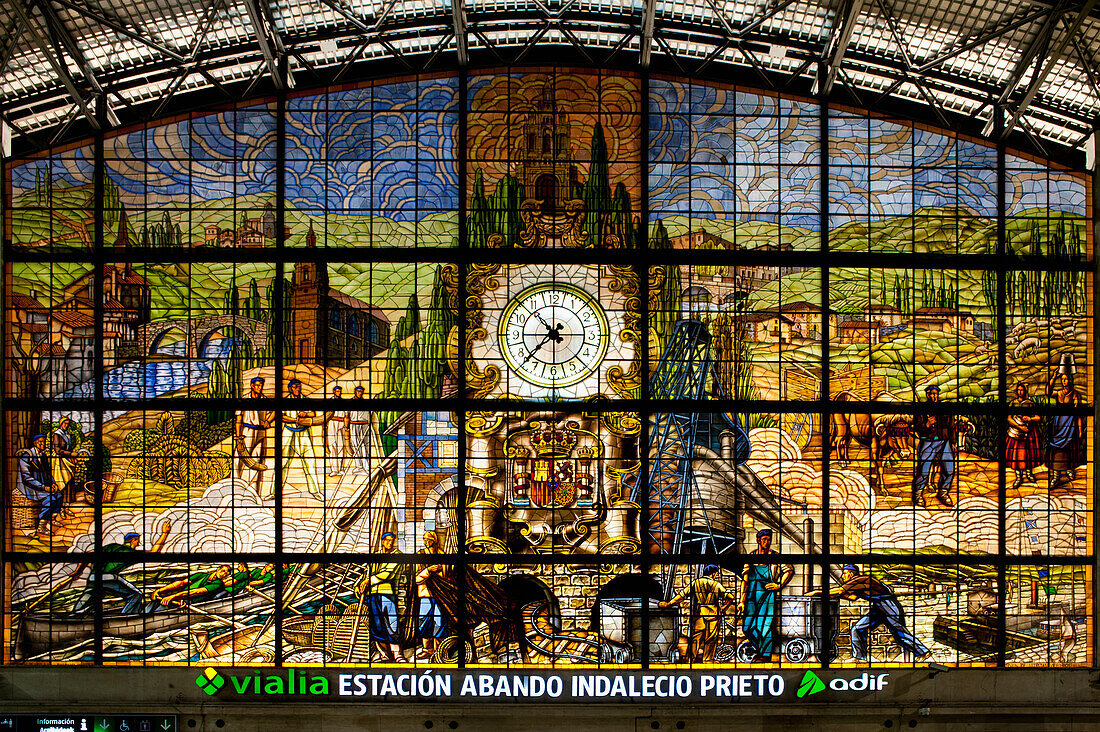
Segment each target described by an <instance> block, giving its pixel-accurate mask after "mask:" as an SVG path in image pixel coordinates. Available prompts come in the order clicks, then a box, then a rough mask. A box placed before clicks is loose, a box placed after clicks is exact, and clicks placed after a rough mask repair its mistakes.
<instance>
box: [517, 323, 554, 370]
mask: <svg viewBox="0 0 1100 732" xmlns="http://www.w3.org/2000/svg"><path fill="white" fill-rule="evenodd" d="M553 337H554V331H551V332H549V333H547V334H546V335H544V336H543V337H542V340H541V341H539V344H538V345H537V346H535V347H534V348H533V349H531V351H530V352H529V353H528V354H527V358H525V359H523V363H521V364H520V365H519V366H520V368H523V366H524V364H526V363H527V362H528V361H530V360H531V359H532V358H534V357H535V354H536V353H538V352H539V349H540V348H542V347H543V346H544V345H546V342H547V341H549V340H551V339H552V338H553ZM559 337H560V336H559Z"/></svg>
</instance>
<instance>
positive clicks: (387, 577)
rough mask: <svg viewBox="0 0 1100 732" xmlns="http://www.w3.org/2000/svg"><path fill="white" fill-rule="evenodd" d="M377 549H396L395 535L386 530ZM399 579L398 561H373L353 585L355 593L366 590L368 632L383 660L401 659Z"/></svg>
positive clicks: (388, 551)
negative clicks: (398, 605)
mask: <svg viewBox="0 0 1100 732" xmlns="http://www.w3.org/2000/svg"><path fill="white" fill-rule="evenodd" d="M378 550H379V552H381V553H382V554H393V553H394V552H396V551H397V537H396V536H394V535H393V534H392V533H390V532H386V533H385V534H383V535H382V538H381V539H380V540H379V549H378ZM400 579H401V565H400V564H399V563H398V562H372V563H371V564H370V565H369V566H368V567H367V573H366V575H364V577H363V579H362V580H361V581H360V582H359V584H357V585H356V586H355V596H356V597H362V596H363V593H364V592H366V593H367V607H368V608H369V609H370V635H371V640H372V641H373V642H374V644H375V647H376V648H377V649H378V651H379V652H380V653H381V654H382V657H383V658H384V659H385V660H388V661H390V662H392V663H403V662H404V661H405V657H404V656H402V655H401V646H400V640H401V639H400V634H399V632H398V628H397V584H398V582H399V581H400Z"/></svg>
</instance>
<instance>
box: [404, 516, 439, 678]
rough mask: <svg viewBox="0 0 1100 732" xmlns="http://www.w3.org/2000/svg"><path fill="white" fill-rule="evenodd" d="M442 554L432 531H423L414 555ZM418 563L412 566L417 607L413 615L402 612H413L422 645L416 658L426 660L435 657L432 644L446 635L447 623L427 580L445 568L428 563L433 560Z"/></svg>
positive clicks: (437, 538) (436, 536) (436, 537)
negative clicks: (420, 542)
mask: <svg viewBox="0 0 1100 732" xmlns="http://www.w3.org/2000/svg"><path fill="white" fill-rule="evenodd" d="M442 553H443V549H442V548H441V547H440V546H439V535H438V534H436V533H435V532H434V531H425V532H424V548H423V549H421V550H420V551H419V552H417V554H418V555H421V554H426V555H433V554H442ZM422 561H424V562H425V563H424V564H419V565H416V566H415V568H414V569H415V572H416V574H415V584H416V599H417V607H416V610H415V611H414V610H413V609H412V608H411V607H410V608H407V610H406V611H407V612H409V613H410V614H412V613H413V612H415V618H416V635H417V636H418V637H419V638H420V640H421V643H422V644H423V646H422V648H421V650H420V651H418V652H417V654H416V657H417V658H418V659H425V660H426V659H430V658H431V657H432V656H433V655H435V645H436V641H437V640H438V639H439V638H442V637H444V636H445V635H446V634H447V623H446V620H445V618H444V615H443V608H442V606H441V605H440V603H439V601H438V600H437V599H436V598H434V597H433V596H432V591H431V587H430V586H429V583H428V579H429V578H430V577H431V575H432V574H437V573H443V572H446V571H447V567H446V566H445V565H442V564H434V563H432V562H434V560H433V559H430V558H428V557H425V559H424V560H422Z"/></svg>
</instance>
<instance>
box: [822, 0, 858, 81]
mask: <svg viewBox="0 0 1100 732" xmlns="http://www.w3.org/2000/svg"><path fill="white" fill-rule="evenodd" d="M864 3H865V0H840V7H839V8H838V9H837V13H836V15H834V20H833V28H832V32H831V33H830V34H829V37H828V38H829V39H828V41H827V42H826V44H825V48H824V49H823V51H824V58H827V59H828V66H827V68H826V71H825V79H824V81H823V82H822V84H821V89H815V90H814V92H815V93H818V92H820V93H821V94H826V95H827V94H828V93H829V92H830V91H832V88H833V84H834V83H835V82H836V78H837V75H838V74H839V73H840V67H841V65H842V64H843V63H844V54H846V53H847V52H848V42H849V41H851V39H852V33H854V32H855V29H856V24H857V23H858V22H859V16H860V15H861V14H862V13H863V5H864ZM838 21H839V23H838ZM815 86H817V85H816V84H815Z"/></svg>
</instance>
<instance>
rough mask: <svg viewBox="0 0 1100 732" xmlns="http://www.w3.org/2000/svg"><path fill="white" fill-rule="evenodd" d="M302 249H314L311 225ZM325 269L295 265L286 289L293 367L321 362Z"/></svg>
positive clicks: (326, 288)
mask: <svg viewBox="0 0 1100 732" xmlns="http://www.w3.org/2000/svg"><path fill="white" fill-rule="evenodd" d="M306 249H308V250H310V251H311V252H314V251H315V250H316V249H317V235H316V234H315V233H314V232H313V224H312V223H310V225H309V233H307V234H306ZM328 291H329V285H328V266H327V265H325V263H324V262H314V261H310V262H298V263H297V264H296V265H294V277H293V279H292V280H291V285H290V338H291V342H292V343H293V344H294V356H293V358H294V360H295V361H296V362H297V363H317V362H319V361H323V360H324V337H325V331H324V324H325V313H324V303H325V296H326V295H328Z"/></svg>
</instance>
